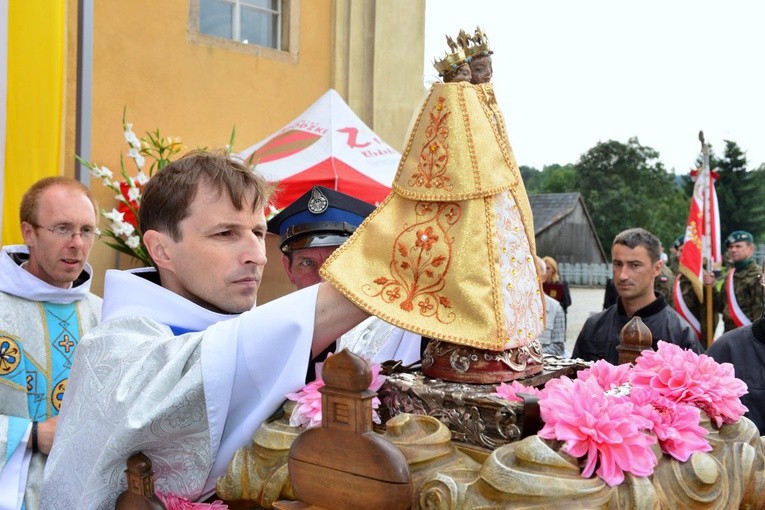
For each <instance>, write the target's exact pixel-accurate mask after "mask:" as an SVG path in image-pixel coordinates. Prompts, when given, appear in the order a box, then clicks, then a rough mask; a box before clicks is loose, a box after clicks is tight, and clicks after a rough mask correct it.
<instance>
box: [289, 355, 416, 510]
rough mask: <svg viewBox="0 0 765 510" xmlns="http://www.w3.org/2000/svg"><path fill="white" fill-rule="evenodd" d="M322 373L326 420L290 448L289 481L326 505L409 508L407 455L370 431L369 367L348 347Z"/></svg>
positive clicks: (304, 497) (300, 493) (303, 495)
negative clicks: (405, 456)
mask: <svg viewBox="0 0 765 510" xmlns="http://www.w3.org/2000/svg"><path fill="white" fill-rule="evenodd" d="M322 376H323V379H324V382H325V383H326V386H324V387H323V388H321V389H320V390H319V391H320V392H321V394H322V401H321V405H322V425H321V427H320V428H315V429H309V430H306V431H305V432H303V433H302V434H300V435H299V436H298V437H297V439H295V442H294V443H293V444H292V447H291V448H290V451H289V461H288V466H289V472H290V481H291V482H292V487H293V489H294V491H295V494H296V495H297V497H298V499H299V500H300V501H302V502H303V503H306V504H309V505H314V506H315V507H319V508H326V509H333V508H344V509H359V510H362V509H363V510H378V509H379V510H396V509H405V508H409V507H410V505H411V502H412V483H411V477H410V475H409V467H408V464H407V462H406V459H405V458H404V456H403V455H402V453H401V451H400V450H399V449H398V448H396V447H395V446H394V445H393V444H391V443H390V442H389V441H386V440H385V439H383V438H382V437H381V436H380V435H379V434H376V433H375V432H373V431H372V399H373V398H374V396H375V393H374V392H372V391H369V390H368V388H369V385H370V384H371V382H372V373H371V371H370V369H369V366H368V365H367V363H366V362H365V361H364V360H363V359H362V358H360V357H359V356H356V355H355V354H352V353H351V352H350V351H348V350H345V349H344V350H342V351H340V353H338V354H335V355H334V356H331V357H329V358H327V361H326V362H324V367H323V368H322ZM330 489H331V490H330ZM309 508H310V507H309Z"/></svg>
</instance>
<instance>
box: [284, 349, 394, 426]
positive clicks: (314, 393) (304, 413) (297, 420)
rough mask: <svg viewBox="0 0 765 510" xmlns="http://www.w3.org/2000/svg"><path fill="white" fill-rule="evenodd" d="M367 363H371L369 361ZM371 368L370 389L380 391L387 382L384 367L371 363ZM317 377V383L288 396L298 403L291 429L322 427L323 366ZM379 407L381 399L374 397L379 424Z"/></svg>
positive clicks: (374, 413)
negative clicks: (321, 389)
mask: <svg viewBox="0 0 765 510" xmlns="http://www.w3.org/2000/svg"><path fill="white" fill-rule="evenodd" d="M330 356H331V354H330ZM367 362H369V361H368V360H367ZM369 368H370V370H371V371H372V383H371V384H370V385H369V389H370V390H372V391H378V390H379V389H380V387H382V385H383V383H384V382H385V376H384V375H382V374H381V373H380V372H381V370H382V366H381V365H380V364H379V363H370V365H369ZM316 375H317V377H318V378H317V379H316V380H315V381H312V382H310V383H308V384H306V385H305V386H303V388H302V389H301V390H299V391H296V392H294V393H288V394H287V395H286V397H287V398H288V399H290V400H292V401H294V402H297V405H296V406H295V409H293V411H292V415H291V416H290V427H306V428H312V427H320V426H321V392H319V389H320V388H322V387H323V386H324V385H325V384H324V381H323V380H322V379H321V366H320V365H319V364H318V363H317V365H316ZM379 407H380V399H379V398H377V397H374V398H373V399H372V421H374V422H375V423H377V424H380V423H381V421H380V415H379V414H378V413H377V409H379Z"/></svg>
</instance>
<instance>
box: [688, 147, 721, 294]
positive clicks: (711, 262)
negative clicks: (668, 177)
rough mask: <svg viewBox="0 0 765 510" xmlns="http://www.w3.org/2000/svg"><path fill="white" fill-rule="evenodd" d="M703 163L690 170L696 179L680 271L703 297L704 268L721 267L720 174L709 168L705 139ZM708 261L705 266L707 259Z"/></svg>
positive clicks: (707, 148) (702, 150) (692, 176)
mask: <svg viewBox="0 0 765 510" xmlns="http://www.w3.org/2000/svg"><path fill="white" fill-rule="evenodd" d="M701 146H702V149H701V154H702V161H703V164H702V167H701V169H698V170H693V171H691V178H692V179H694V185H693V197H692V198H691V211H690V214H689V215H688V225H687V227H686V229H685V243H684V244H683V254H682V256H681V257H680V272H681V273H682V274H684V275H685V276H686V277H687V278H688V279H689V280H690V281H691V283H692V284H693V290H694V292H695V293H696V295H697V296H698V298H699V301H701V302H703V301H704V293H703V292H702V286H703V275H704V270H705V269H706V270H709V271H711V270H712V269H715V268H718V269H719V268H720V267H722V252H721V250H720V210H719V208H718V206H717V193H716V192H715V180H717V178H718V175H717V173H715V172H712V171H710V169H709V147H708V146H707V145H706V144H705V143H704V142H703V141H702V144H701ZM705 262H706V267H704V263H705Z"/></svg>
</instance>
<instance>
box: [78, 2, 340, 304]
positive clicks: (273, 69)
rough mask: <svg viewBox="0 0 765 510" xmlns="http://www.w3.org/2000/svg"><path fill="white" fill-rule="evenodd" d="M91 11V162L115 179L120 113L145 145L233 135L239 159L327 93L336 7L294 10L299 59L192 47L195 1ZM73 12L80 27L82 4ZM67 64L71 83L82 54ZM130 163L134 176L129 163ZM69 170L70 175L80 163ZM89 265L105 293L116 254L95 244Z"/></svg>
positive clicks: (195, 143)
mask: <svg viewBox="0 0 765 510" xmlns="http://www.w3.org/2000/svg"><path fill="white" fill-rule="evenodd" d="M94 4H95V8H94V33H93V84H92V87H93V94H92V127H91V129H92V138H91V159H92V160H94V161H96V162H98V164H101V165H106V166H108V167H109V168H110V169H111V170H112V171H114V172H115V174H116V171H117V170H118V168H119V161H120V159H119V158H120V154H126V152H127V151H126V147H127V145H126V144H125V141H124V138H123V134H122V125H121V122H122V112H123V108H127V120H128V122H131V123H132V124H133V129H134V131H135V133H136V134H137V135H138V136H139V137H141V136H143V135H144V133H145V132H146V131H149V130H154V129H156V128H159V129H160V130H161V132H162V134H164V135H173V136H180V137H181V138H182V139H183V142H184V144H185V145H186V146H187V147H189V148H196V147H200V146H204V147H209V148H219V147H223V146H225V145H226V144H227V143H228V141H229V136H230V134H231V130H232V128H234V127H236V139H235V143H234V150H239V149H243V148H245V147H247V146H249V145H251V144H253V143H255V142H257V141H259V140H261V139H263V138H264V137H266V136H268V135H270V134H271V133H272V132H273V131H275V130H277V129H278V128H280V127H282V125H283V124H285V123H286V122H288V121H289V120H291V119H292V118H294V117H295V116H297V115H298V114H300V113H301V112H302V111H303V110H304V109H305V108H307V107H308V106H309V105H310V104H311V103H313V102H314V101H315V100H316V99H317V98H318V97H319V96H321V95H322V94H323V93H324V92H326V90H327V89H328V88H329V87H330V69H331V67H330V66H331V56H330V40H331V38H330V26H331V1H330V0H310V1H303V2H293V4H294V5H297V6H299V9H300V19H301V21H300V23H299V36H298V41H299V42H298V45H299V50H298V56H297V58H290V57H289V55H288V56H286V57H282V58H271V57H269V56H262V55H259V54H258V50H257V48H254V47H242V46H243V45H239V44H236V43H233V42H232V43H230V44H229V45H226V44H225V43H224V44H213V43H210V42H209V41H206V40H204V39H205V38H204V37H199V36H197V37H196V38H194V35H193V34H192V33H191V30H190V22H189V19H190V16H192V15H193V12H192V11H193V7H194V2H193V1H191V2H190V1H189V0H163V1H162V2H156V1H154V0H134V1H131V2H94ZM69 5H70V13H69V14H70V20H71V21H74V23H75V26H76V2H74V1H70V3H69ZM306 20H310V22H306ZM70 26H71V25H70ZM71 32H72V33H75V35H76V31H74V30H72V31H71ZM73 42H76V39H75V40H72V39H71V38H70V43H73ZM72 46H73V45H72V44H70V50H72V49H76V45H74V46H75V48H72ZM69 55H70V59H73V60H74V61H75V62H74V66H72V65H70V66H69V71H70V73H73V72H75V71H76V51H75V52H73V51H70V52H69ZM70 64H71V61H70ZM69 78H73V76H72V74H70V75H69ZM68 83H69V85H70V86H69V88H68V95H67V97H68V109H67V126H68V127H69V128H70V129H72V131H68V133H69V135H70V136H68V137H67V140H66V143H67V148H68V152H69V153H70V154H73V153H74V134H73V128H74V121H73V119H74V115H75V105H76V96H75V95H74V90H75V88H76V82H74V83H73V81H72V80H71V79H70V80H69V82H68ZM125 161H126V166H127V168H128V170H129V172H130V173H131V174H133V175H134V174H135V172H136V168H135V166H134V165H133V161H132V159H130V158H126V160H125ZM68 166H69V167H71V169H68V170H67V173H68V174H72V175H73V173H74V162H73V161H69V163H68ZM91 186H92V189H93V190H94V192H95V193H96V197H97V199H98V201H99V204H100V205H101V206H102V207H104V208H107V209H110V208H111V207H112V206H113V205H114V200H113V197H112V194H111V192H110V191H109V190H108V189H107V188H105V187H104V186H102V185H101V184H100V181H97V180H95V181H93V182H92V185H91ZM125 258H126V257H125V256H122V259H125ZM125 262H126V261H124V260H123V261H122V264H121V265H123V266H124V265H125ZM91 264H92V265H93V266H94V268H95V270H96V271H95V272H96V279H95V282H94V289H95V291H96V292H98V293H100V292H101V291H102V288H103V273H104V271H105V270H106V269H107V268H109V267H114V266H115V252H114V251H113V250H112V249H111V248H108V247H107V246H105V245H104V244H103V243H98V245H97V246H96V247H95V248H94V250H93V252H92V254H91Z"/></svg>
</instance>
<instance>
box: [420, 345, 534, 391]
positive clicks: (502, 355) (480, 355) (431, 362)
mask: <svg viewBox="0 0 765 510" xmlns="http://www.w3.org/2000/svg"><path fill="white" fill-rule="evenodd" d="M542 357H543V355H542V346H541V345H540V344H539V342H533V343H531V344H530V345H528V346H525V347H518V348H515V349H508V350H505V351H499V352H498V351H490V350H487V349H478V348H475V347H467V346H464V345H457V344H452V343H448V342H443V341H440V340H431V341H430V342H428V345H427V347H426V348H425V353H424V354H423V357H422V373H423V374H425V375H426V376H427V377H431V378H433V379H443V380H444V381H452V382H460V383H470V384H498V383H502V382H508V381H512V380H515V379H523V378H526V377H529V376H531V375H534V374H537V373H539V372H541V371H542V368H543V367H542Z"/></svg>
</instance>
